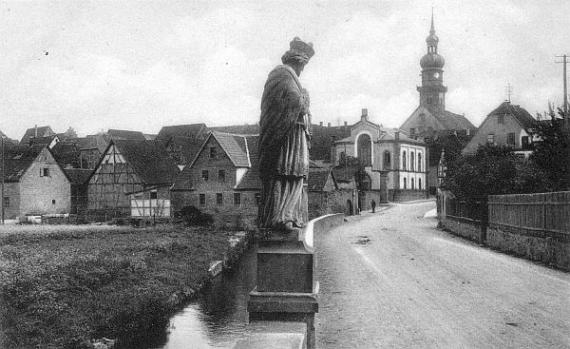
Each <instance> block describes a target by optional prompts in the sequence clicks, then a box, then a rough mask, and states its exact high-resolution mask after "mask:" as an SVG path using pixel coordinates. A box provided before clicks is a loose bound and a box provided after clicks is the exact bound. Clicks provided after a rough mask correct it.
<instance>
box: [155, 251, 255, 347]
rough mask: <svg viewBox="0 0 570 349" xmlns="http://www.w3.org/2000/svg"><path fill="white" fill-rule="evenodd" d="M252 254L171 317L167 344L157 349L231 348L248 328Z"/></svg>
mask: <svg viewBox="0 0 570 349" xmlns="http://www.w3.org/2000/svg"><path fill="white" fill-rule="evenodd" d="M255 270H256V269H255V251H254V250H253V248H251V249H249V250H248V251H247V252H246V254H245V255H244V256H243V257H242V259H241V261H240V263H239V264H238V265H237V266H236V267H235V268H234V269H233V270H232V271H230V272H224V273H223V275H221V276H218V277H217V278H216V279H215V280H214V281H213V282H212V285H211V286H210V287H209V288H208V289H207V290H206V292H205V295H203V296H202V297H200V298H199V299H198V300H197V301H196V302H195V303H192V304H190V305H188V306H187V307H186V308H185V309H184V310H182V311H181V312H180V313H178V314H176V315H174V316H173V318H172V319H171V325H170V329H169V333H168V335H167V339H166V343H165V344H164V345H162V346H155V347H154V348H156V349H183V348H184V349H187V348H196V349H210V348H231V347H232V346H233V345H234V343H235V342H236V341H237V340H238V339H239V338H241V336H242V334H243V332H244V330H245V327H246V324H247V312H246V309H247V297H248V293H249V291H251V290H252V289H253V287H254V286H255Z"/></svg>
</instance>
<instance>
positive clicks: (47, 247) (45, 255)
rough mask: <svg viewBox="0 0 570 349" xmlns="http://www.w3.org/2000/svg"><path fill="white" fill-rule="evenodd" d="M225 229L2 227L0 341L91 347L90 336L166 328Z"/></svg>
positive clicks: (198, 282) (218, 254) (203, 274)
mask: <svg viewBox="0 0 570 349" xmlns="http://www.w3.org/2000/svg"><path fill="white" fill-rule="evenodd" d="M230 236H231V234H230V233H227V232H222V231H214V230H209V229H206V228H181V227H173V226H164V227H158V228H148V229H133V228H128V227H107V226H88V227H30V228H15V230H13V231H9V230H0V347H2V348H15V349H18V348H90V347H93V342H92V339H94V338H118V340H119V341H122V342H123V343H122V344H126V343H125V342H126V341H127V340H128V339H129V338H138V339H139V340H146V339H148V338H150V337H154V336H160V335H163V334H164V329H165V327H166V326H167V324H168V319H169V317H170V316H171V315H172V313H173V312H174V311H175V310H177V309H178V308H179V307H180V306H181V305H182V304H184V303H185V302H186V301H188V300H189V299H190V298H192V297H193V296H194V294H195V292H196V290H198V289H200V288H201V286H202V285H203V283H204V282H206V280H207V277H208V272H207V271H208V267H209V265H210V263H211V262H212V261H213V260H220V259H223V258H224V254H226V252H227V251H228V248H229V247H230V243H229V238H230ZM118 344H119V343H118ZM131 344H133V345H136V343H131Z"/></svg>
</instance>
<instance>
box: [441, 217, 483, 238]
mask: <svg viewBox="0 0 570 349" xmlns="http://www.w3.org/2000/svg"><path fill="white" fill-rule="evenodd" d="M440 227H441V228H443V229H445V230H447V231H449V232H450V233H452V234H454V235H457V236H460V237H462V238H465V239H468V240H472V241H475V242H478V243H480V244H484V243H485V230H484V229H485V228H484V227H481V222H479V221H476V220H473V219H469V218H459V217H450V216H447V217H443V218H442V219H441V220H440Z"/></svg>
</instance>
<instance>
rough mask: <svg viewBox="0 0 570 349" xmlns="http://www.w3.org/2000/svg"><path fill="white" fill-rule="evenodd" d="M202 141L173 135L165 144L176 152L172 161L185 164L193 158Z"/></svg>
mask: <svg viewBox="0 0 570 349" xmlns="http://www.w3.org/2000/svg"><path fill="white" fill-rule="evenodd" d="M203 143H204V140H203V139H198V138H189V137H183V136H173V137H172V138H170V140H169V141H168V142H167V143H166V144H165V146H166V147H171V149H173V151H174V152H175V153H178V154H176V155H175V157H177V158H174V161H176V162H178V164H179V165H186V164H187V163H189V162H191V161H192V160H194V158H195V157H196V154H198V151H199V150H200V148H201V147H202V144H203ZM173 155H174V154H173Z"/></svg>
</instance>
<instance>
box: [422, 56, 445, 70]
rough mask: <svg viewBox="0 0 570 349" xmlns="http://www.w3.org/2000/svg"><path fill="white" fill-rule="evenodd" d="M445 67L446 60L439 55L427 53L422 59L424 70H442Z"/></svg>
mask: <svg viewBox="0 0 570 349" xmlns="http://www.w3.org/2000/svg"><path fill="white" fill-rule="evenodd" d="M444 65H445V59H443V57H442V56H441V55H439V54H437V53H427V54H425V55H424V56H423V57H422V59H420V66H421V67H422V69H429V68H438V69H441V68H443V66H444Z"/></svg>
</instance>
